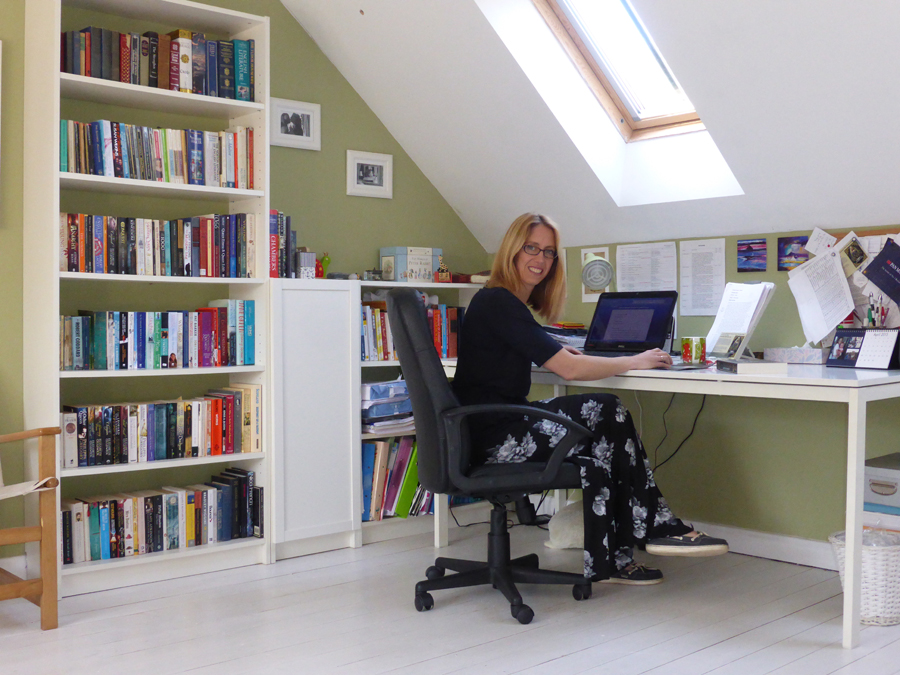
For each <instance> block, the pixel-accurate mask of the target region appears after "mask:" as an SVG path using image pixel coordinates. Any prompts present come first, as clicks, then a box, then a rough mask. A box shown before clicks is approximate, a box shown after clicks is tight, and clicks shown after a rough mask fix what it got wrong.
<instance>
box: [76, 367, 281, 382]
mask: <svg viewBox="0 0 900 675" xmlns="http://www.w3.org/2000/svg"><path fill="white" fill-rule="evenodd" d="M265 369H266V368H265V366H223V367H221V368H160V369H157V370H62V371H60V373H59V377H60V379H63V380H68V379H97V378H99V379H103V378H110V377H177V376H178V375H189V376H197V375H224V374H235V373H261V372H263V371H264V370H265Z"/></svg>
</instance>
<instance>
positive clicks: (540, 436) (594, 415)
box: [453, 213, 728, 585]
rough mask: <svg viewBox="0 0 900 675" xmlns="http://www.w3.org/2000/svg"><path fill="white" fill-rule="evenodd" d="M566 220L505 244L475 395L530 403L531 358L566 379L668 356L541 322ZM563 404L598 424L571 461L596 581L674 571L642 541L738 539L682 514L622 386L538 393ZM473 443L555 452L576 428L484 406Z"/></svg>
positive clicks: (518, 225) (555, 281)
mask: <svg viewBox="0 0 900 675" xmlns="http://www.w3.org/2000/svg"><path fill="white" fill-rule="evenodd" d="M559 249H560V242H559V231H558V230H557V228H556V225H554V224H553V222H552V221H550V219H548V218H547V217H545V216H542V215H537V214H531V213H527V214H525V215H522V216H520V217H519V218H517V219H516V220H515V221H514V222H513V224H512V225H511V226H510V228H509V230H508V231H507V232H506V235H505V236H504V238H503V241H502V242H501V244H500V249H499V251H498V252H497V255H496V257H495V259H494V264H493V267H492V269H491V277H490V281H488V283H487V287H486V288H484V289H482V290H480V291H478V293H476V294H475V297H474V298H473V299H472V302H471V303H470V304H469V307H468V308H467V310H466V317H465V330H463V331H462V332H461V334H460V339H461V343H460V346H459V360H458V362H457V368H456V375H455V378H454V382H453V388H454V390H455V392H456V395H457V396H458V397H459V400H460V402H461V403H462V404H463V405H472V404H478V403H527V402H528V401H527V399H526V396H527V395H528V392H529V390H530V389H531V364H532V363H536V364H537V365H539V366H543V367H544V368H547V369H548V370H550V371H552V372H553V373H556V374H557V375H559V376H560V377H562V378H563V379H565V380H598V379H603V378H606V377H611V376H613V375H618V374H619V373H624V372H625V371H627V370H643V369H648V368H668V367H669V366H670V365H671V363H672V359H671V358H670V357H669V355H668V354H666V353H665V352H664V351H662V350H660V349H652V350H650V351H646V352H644V353H642V354H638V355H637V356H622V357H616V358H602V357H597V356H587V355H584V354H581V353H580V352H578V351H577V350H575V349H572V348H570V347H565V348H564V347H562V346H561V345H560V344H559V343H557V342H556V341H555V340H554V339H553V338H551V337H550V336H549V335H548V334H547V333H546V332H545V331H544V330H543V329H542V328H541V327H540V325H539V324H538V323H537V321H536V320H535V319H534V317H533V316H532V314H531V312H530V311H529V309H528V308H529V307H531V308H533V309H534V310H535V311H536V312H537V313H538V314H540V315H541V316H542V317H543V318H545V319H546V320H548V321H552V320H555V319H556V318H557V317H558V315H559V314H560V313H561V312H562V310H563V307H564V305H565V295H566V276H565V270H563V269H562V267H561V265H560V263H559V257H558V254H557V252H558V251H559ZM530 405H534V406H538V407H541V408H544V409H546V410H550V411H552V412H558V413H561V414H563V415H565V416H566V417H568V418H569V419H571V420H573V421H575V422H578V423H580V424H582V425H584V426H585V427H587V428H588V429H589V430H590V431H591V432H593V439H592V441H591V442H590V443H589V444H588V445H576V446H575V448H574V450H573V454H572V455H571V456H570V461H572V462H575V463H576V464H578V465H579V466H580V467H581V484H582V488H583V494H584V496H583V500H584V575H585V576H586V577H588V578H590V579H591V580H592V581H606V582H608V583H620V584H632V585H646V584H654V583H659V582H661V581H662V576H663V575H662V572H661V571H660V570H658V569H653V568H649V567H645V566H643V565H639V564H637V563H635V562H634V559H633V557H632V553H633V549H634V547H635V546H639V547H642V546H646V550H647V552H648V553H652V554H655V555H679V556H708V555H718V554H721V553H726V552H727V551H728V544H727V542H726V541H725V540H724V539H715V538H713V537H710V536H709V535H707V534H704V533H702V532H697V531H695V530H692V529H691V527H690V526H688V525H685V524H684V523H682V522H681V521H680V520H678V518H676V517H675V516H674V514H673V513H672V511H671V510H670V509H669V506H668V505H667V504H666V500H665V499H664V498H663V496H662V493H661V492H660V491H659V488H658V487H657V486H656V482H655V481H654V480H653V472H652V471H651V469H650V463H649V462H648V460H647V455H646V453H645V452H644V447H643V445H642V444H641V440H640V438H639V437H638V435H637V432H636V431H635V428H634V424H633V423H632V421H631V415H630V413H629V412H628V410H627V409H626V408H625V406H623V405H622V402H621V401H620V400H619V399H618V397H616V396H614V395H612V394H579V395H573V396H561V397H558V398H553V399H549V400H546V401H540V402H532V403H531V404H530ZM469 428H470V433H471V435H472V440H473V447H474V448H476V451H480V452H482V453H483V455H482V456H481V457H480V458H479V459H480V460H481V461H483V462H486V463H500V462H524V461H527V460H535V461H542V460H546V459H547V458H548V457H549V455H550V454H551V452H552V449H553V448H554V447H555V446H556V444H557V443H558V442H559V440H560V439H561V438H562V437H563V436H564V435H565V429H564V428H563V427H562V426H561V425H559V424H556V423H553V422H549V421H547V420H543V421H540V422H537V423H535V422H534V421H529V420H528V419H527V417H521V416H516V415H506V416H504V417H502V418H499V419H498V418H497V417H496V416H495V417H492V418H487V417H485V416H475V417H473V418H472V419H471V421H470V427H469Z"/></svg>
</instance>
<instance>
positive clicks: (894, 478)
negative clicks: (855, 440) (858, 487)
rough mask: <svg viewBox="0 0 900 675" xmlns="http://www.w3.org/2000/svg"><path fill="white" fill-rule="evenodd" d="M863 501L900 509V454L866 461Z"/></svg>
mask: <svg viewBox="0 0 900 675" xmlns="http://www.w3.org/2000/svg"><path fill="white" fill-rule="evenodd" d="M864 487H865V493H864V495H863V501H866V502H871V503H873V504H882V505H884V506H893V507H896V508H900V452H895V453H893V454H890V455H885V456H884V457H875V458H873V459H867V460H866V480H865V486H864Z"/></svg>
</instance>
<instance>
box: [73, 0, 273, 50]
mask: <svg viewBox="0 0 900 675" xmlns="http://www.w3.org/2000/svg"><path fill="white" fill-rule="evenodd" d="M64 4H65V6H66V7H76V8H78V9H86V10H91V11H95V12H102V13H104V14H115V15H117V16H123V17H127V18H131V19H147V18H152V19H153V20H154V21H156V22H158V23H167V24H172V26H173V28H174V27H175V26H178V25H184V26H190V27H191V29H192V30H196V31H204V32H209V33H224V34H230V35H237V34H240V33H242V32H243V31H245V30H247V29H249V28H254V27H257V26H260V25H263V24H267V23H268V17H261V16H256V15H253V14H246V13H244V12H237V11H234V10H230V9H219V8H216V7H212V6H209V5H203V4H200V3H197V2H179V1H175V2H173V0H141V2H134V0H66V1H65V3H64ZM267 53H268V52H267Z"/></svg>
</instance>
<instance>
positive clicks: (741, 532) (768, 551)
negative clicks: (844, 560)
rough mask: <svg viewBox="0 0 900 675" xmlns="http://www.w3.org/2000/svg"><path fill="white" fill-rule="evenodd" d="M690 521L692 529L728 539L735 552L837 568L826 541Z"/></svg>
mask: <svg viewBox="0 0 900 675" xmlns="http://www.w3.org/2000/svg"><path fill="white" fill-rule="evenodd" d="M691 524H692V525H693V526H694V529H697V530H700V531H702V532H706V533H707V534H709V535H711V536H713V537H721V538H722V539H726V540H728V547H729V548H730V549H731V550H732V551H733V552H734V553H743V554H745V555H752V556H756V557H758V558H768V559H769V560H781V561H783V562H789V563H795V564H797V565H807V566H808V567H819V568H821V569H825V570H837V561H836V560H835V559H834V553H832V550H831V544H829V543H828V542H827V541H814V540H812V539H801V538H800V537H789V536H787V535H783V534H771V533H770V532H757V531H756V530H745V529H743V528H740V527H729V526H728V525H714V524H712V523H700V522H696V521H691Z"/></svg>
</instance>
